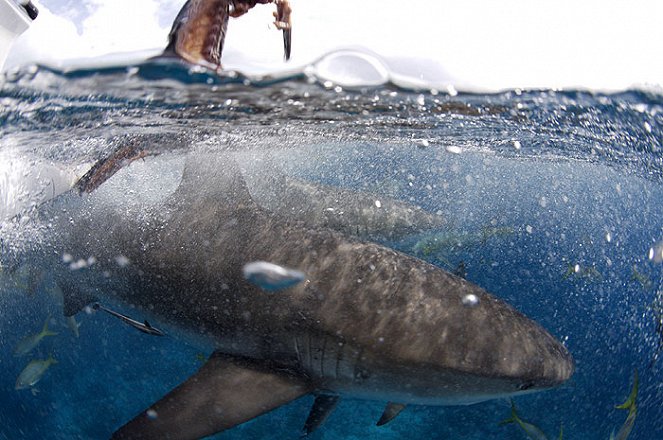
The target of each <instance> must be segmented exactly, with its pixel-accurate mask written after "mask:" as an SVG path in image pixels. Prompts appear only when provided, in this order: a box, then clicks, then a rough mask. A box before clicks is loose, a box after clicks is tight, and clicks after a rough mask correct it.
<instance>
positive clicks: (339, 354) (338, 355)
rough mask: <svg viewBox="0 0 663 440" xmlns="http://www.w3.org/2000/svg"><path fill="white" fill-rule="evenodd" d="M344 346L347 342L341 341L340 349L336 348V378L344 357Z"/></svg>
mask: <svg viewBox="0 0 663 440" xmlns="http://www.w3.org/2000/svg"><path fill="white" fill-rule="evenodd" d="M343 347H345V344H344V343H342V342H340V343H339V345H338V350H336V369H335V370H334V378H335V379H338V367H339V366H340V364H341V360H342V359H343Z"/></svg>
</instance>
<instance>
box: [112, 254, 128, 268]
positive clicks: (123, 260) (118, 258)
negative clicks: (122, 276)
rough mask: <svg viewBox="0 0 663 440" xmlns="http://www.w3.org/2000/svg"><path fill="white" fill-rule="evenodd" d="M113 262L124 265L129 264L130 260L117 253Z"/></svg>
mask: <svg viewBox="0 0 663 440" xmlns="http://www.w3.org/2000/svg"><path fill="white" fill-rule="evenodd" d="M115 262H116V263H117V265H118V266H120V267H126V266H128V265H129V263H130V261H129V259H128V258H127V257H125V256H124V255H118V256H116V257H115Z"/></svg>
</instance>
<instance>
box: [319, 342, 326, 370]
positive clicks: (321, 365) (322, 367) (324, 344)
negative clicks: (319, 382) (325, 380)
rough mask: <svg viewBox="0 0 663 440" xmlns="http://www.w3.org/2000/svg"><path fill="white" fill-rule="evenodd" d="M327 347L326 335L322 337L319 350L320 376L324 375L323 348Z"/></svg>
mask: <svg viewBox="0 0 663 440" xmlns="http://www.w3.org/2000/svg"><path fill="white" fill-rule="evenodd" d="M326 348H327V336H323V337H322V350H321V351H320V377H325V349H326Z"/></svg>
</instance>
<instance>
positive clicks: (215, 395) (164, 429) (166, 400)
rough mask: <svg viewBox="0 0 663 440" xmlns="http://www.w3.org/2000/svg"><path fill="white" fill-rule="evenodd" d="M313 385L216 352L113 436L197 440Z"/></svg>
mask: <svg viewBox="0 0 663 440" xmlns="http://www.w3.org/2000/svg"><path fill="white" fill-rule="evenodd" d="M311 390H312V387H311V385H309V383H308V382H307V381H306V380H304V379H303V378H299V377H296V376H291V375H288V374H286V373H284V372H283V371H282V370H280V371H277V370H275V369H272V368H271V367H270V366H269V365H267V364H264V363H261V362H259V361H256V360H251V359H246V358H238V357H234V356H229V355H225V354H221V353H218V352H215V353H213V354H212V356H210V358H209V359H208V361H207V362H206V363H205V364H204V365H203V366H202V367H201V368H200V370H198V372H197V373H195V374H194V375H193V376H191V377H190V378H189V379H187V380H186V381H185V382H184V383H182V384H180V385H179V386H178V387H177V388H175V389H174V390H172V391H171V392H170V393H168V394H167V395H166V396H164V397H163V398H162V399H161V400H159V401H158V402H156V403H155V404H154V405H152V406H151V407H150V408H148V409H147V410H146V411H143V412H142V413H141V414H139V415H138V416H136V417H135V418H134V419H133V420H131V421H130V422H129V423H127V424H126V425H124V426H123V427H121V428H120V429H119V430H118V431H117V432H115V433H114V434H113V437H112V438H113V439H137V438H144V439H147V438H153V439H158V438H177V439H181V440H185V439H192V440H193V439H198V438H202V437H207V436H209V435H212V434H215V433H217V432H221V431H224V430H226V429H229V428H232V427H234V426H236V425H239V424H240V423H244V422H246V421H248V420H251V419H253V418H254V417H257V416H259V415H261V414H264V413H266V412H268V411H271V410H273V409H274V408H277V407H279V406H281V405H284V404H286V403H288V402H290V401H292V400H294V399H296V398H298V397H301V396H303V395H304V394H308V393H309V392H310V391H311Z"/></svg>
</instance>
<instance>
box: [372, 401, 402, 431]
mask: <svg viewBox="0 0 663 440" xmlns="http://www.w3.org/2000/svg"><path fill="white" fill-rule="evenodd" d="M404 408H405V404H403V403H394V402H389V403H387V406H386V408H385V409H384V412H383V413H382V416H380V420H378V422H377V423H376V425H377V426H382V425H386V424H387V423H389V422H391V421H392V420H394V419H395V418H396V416H397V415H399V414H400V413H401V411H403V409H404Z"/></svg>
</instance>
